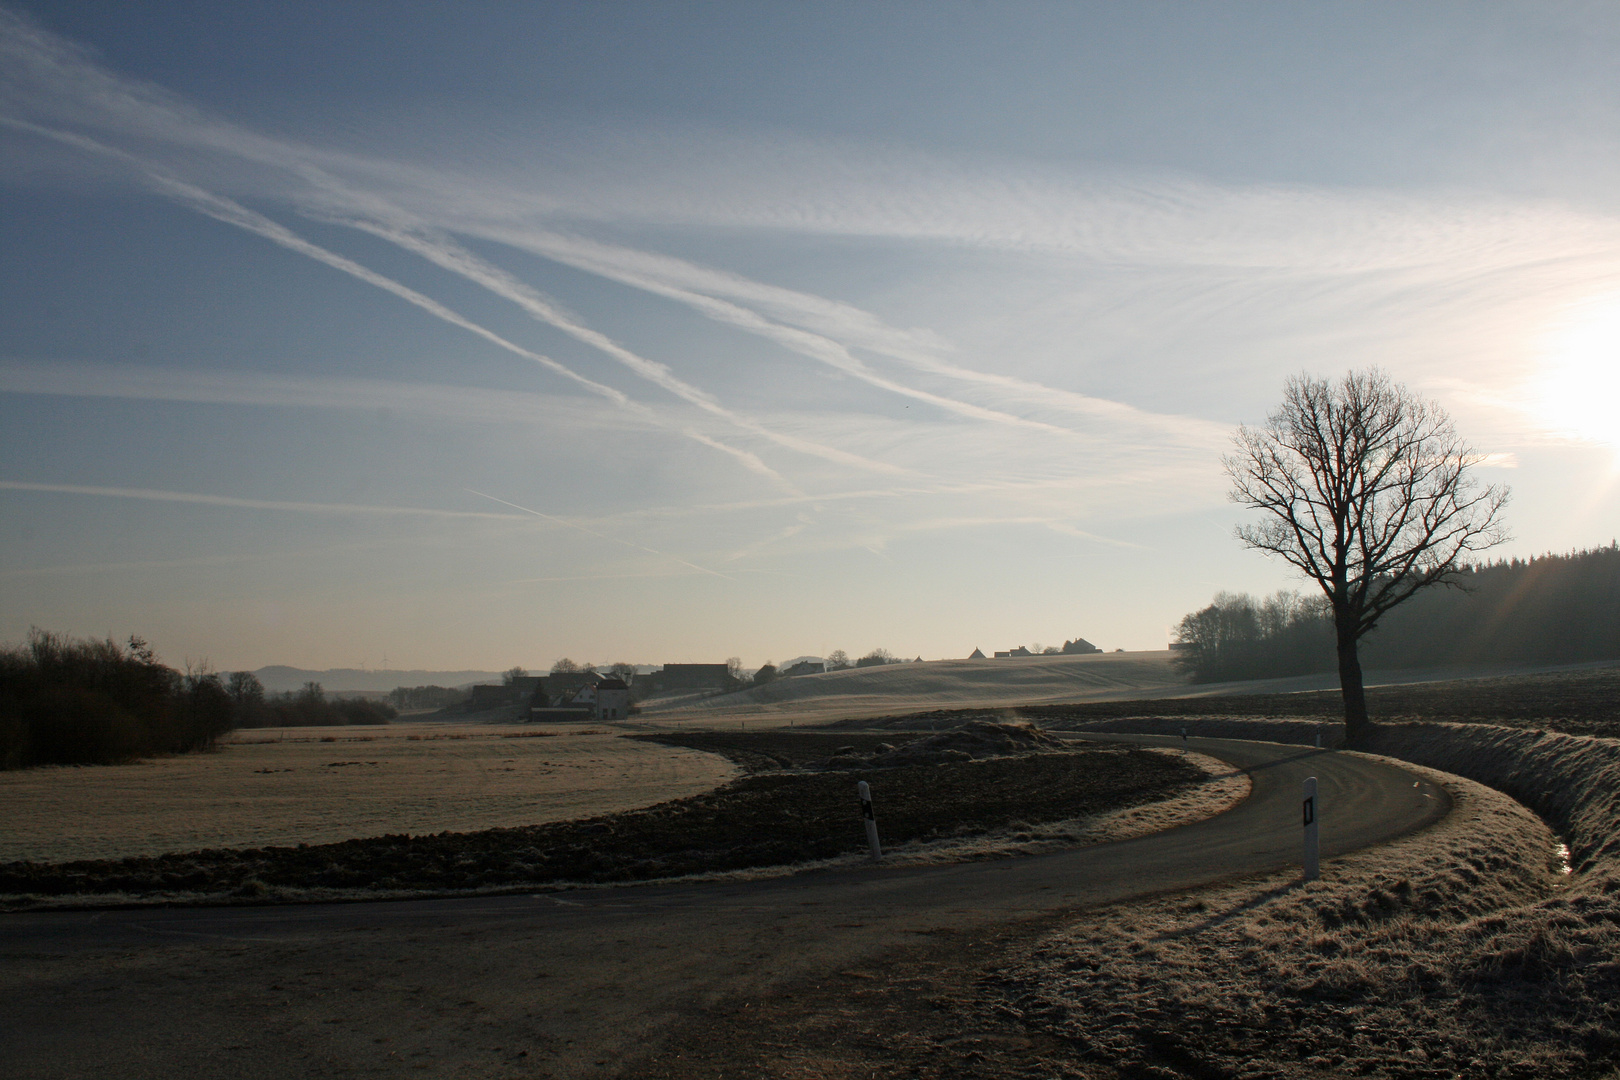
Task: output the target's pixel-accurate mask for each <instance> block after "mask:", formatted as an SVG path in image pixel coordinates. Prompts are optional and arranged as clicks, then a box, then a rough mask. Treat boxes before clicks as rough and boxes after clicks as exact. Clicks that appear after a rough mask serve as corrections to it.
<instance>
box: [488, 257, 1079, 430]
mask: <svg viewBox="0 0 1620 1080" xmlns="http://www.w3.org/2000/svg"><path fill="white" fill-rule="evenodd" d="M494 238H495V239H504V242H506V243H509V244H512V245H513V246H516V247H521V248H524V249H526V250H528V251H532V252H534V253H535V254H537V255H541V256H544V257H545V258H547V259H551V260H552V261H553V262H559V263H562V264H564V265H566V266H572V267H574V268H576V269H579V270H584V271H586V272H588V273H593V274H596V275H598V276H599V277H605V278H608V279H610V280H613V281H618V282H621V283H622V284H625V285H630V286H633V287H635V288H638V289H641V290H642V291H644V292H650V293H652V294H654V295H655V296H664V297H667V298H669V299H671V300H678V301H680V302H681V303H683V304H686V305H688V306H689V307H693V308H696V309H697V310H698V311H700V312H702V313H703V314H704V315H707V316H708V317H709V318H711V319H714V320H715V321H717V322H724V323H728V324H730V325H732V326H736V327H738V328H740V329H743V330H748V331H751V332H753V333H755V334H759V335H760V336H762V337H766V338H769V339H770V340H772V341H775V342H776V343H777V344H779V345H782V346H784V347H785V348H787V349H789V350H791V351H793V352H796V353H798V354H799V355H801V356H806V357H809V358H810V359H812V360H816V361H819V362H821V363H823V364H826V365H827V366H828V367H831V368H833V369H835V370H837V371H840V372H843V373H844V374H845V375H849V376H852V377H853V378H856V379H860V380H861V381H862V382H865V383H868V384H870V385H872V386H875V387H877V388H878V389H880V390H887V391H889V392H890V393H893V394H898V395H900V396H901V397H909V398H911V399H913V400H915V401H923V402H927V403H928V404H930V405H934V406H936V407H938V408H940V409H943V410H944V411H946V412H953V413H956V414H957V415H959V416H966V417H969V418H970V419H974V420H984V421H989V422H991V423H997V424H1010V425H1012V426H1014V427H1023V428H1031V429H1034V430H1036V431H1044V432H1048V433H1050V434H1056V435H1073V434H1075V432H1073V431H1072V430H1071V429H1069V428H1066V427H1061V426H1059V425H1057V424H1048V423H1046V422H1045V421H1043V420H1030V419H1028V418H1027V417H1023V416H1016V415H1014V414H1013V413H1009V412H1002V411H1001V410H999V409H988V408H985V407H984V406H982V405H974V404H972V403H971V402H966V401H960V400H958V399H956V398H952V397H946V396H944V395H943V394H934V393H930V392H929V391H927V390H919V389H917V388H916V387H913V386H907V385H905V384H904V383H901V382H896V381H895V380H893V379H890V378H888V377H886V376H884V375H880V374H879V373H877V372H875V371H873V370H872V369H871V368H870V367H868V366H867V365H866V364H864V363H862V362H861V361H860V360H859V359H857V358H856V357H855V356H854V354H852V353H851V352H850V351H849V349H847V348H846V347H845V346H844V345H842V344H840V343H839V342H837V341H834V340H833V339H831V338H829V337H826V336H824V335H822V334H817V333H814V332H812V331H809V330H803V329H800V328H799V327H796V326H785V325H783V324H782V323H779V322H775V321H774V320H771V319H768V318H766V317H765V316H763V315H761V314H759V313H758V312H757V311H754V310H753V309H752V308H747V307H743V306H742V305H741V304H735V303H732V302H731V301H729V300H721V299H719V298H718V297H714V296H709V295H707V294H705V293H700V292H694V291H692V290H691V289H685V288H682V287H680V286H678V285H671V284H669V283H667V282H664V281H659V280H657V279H656V278H652V277H648V276H646V275H643V274H638V273H636V272H634V271H630V270H625V269H622V268H620V267H616V266H610V265H604V264H603V263H601V262H598V261H595V260H588V259H581V258H578V257H577V256H575V257H570V256H569V255H565V254H563V253H561V252H559V251H558V250H557V249H556V246H555V245H553V244H548V243H547V242H546V241H547V240H548V239H550V236H549V235H548V234H544V233H540V234H536V233H532V232H526V233H522V234H519V235H518V236H514V237H507V238H502V237H498V236H497V237H494Z"/></svg>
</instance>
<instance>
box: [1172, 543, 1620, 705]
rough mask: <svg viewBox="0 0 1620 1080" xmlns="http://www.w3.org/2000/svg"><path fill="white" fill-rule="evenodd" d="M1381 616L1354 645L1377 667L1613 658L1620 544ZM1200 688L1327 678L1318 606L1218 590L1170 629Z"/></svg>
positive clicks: (1619, 625)
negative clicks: (1212, 684) (1247, 681)
mask: <svg viewBox="0 0 1620 1080" xmlns="http://www.w3.org/2000/svg"><path fill="white" fill-rule="evenodd" d="M1449 585H1450V586H1451V587H1449V588H1447V587H1442V588H1434V589H1427V590H1424V591H1422V592H1419V593H1417V594H1415V595H1413V596H1412V597H1411V598H1410V599H1409V600H1407V601H1406V602H1405V603H1404V604H1402V605H1401V606H1400V607H1398V608H1395V609H1393V610H1391V611H1389V612H1387V613H1385V614H1384V615H1383V617H1382V618H1381V619H1380V620H1379V621H1378V623H1377V625H1376V626H1375V627H1374V628H1373V629H1372V630H1371V631H1369V632H1368V633H1367V635H1366V637H1365V638H1364V639H1363V640H1362V642H1361V657H1362V660H1363V662H1364V663H1366V664H1367V665H1369V666H1372V667H1377V668H1402V667H1407V668H1411V667H1453V666H1461V665H1473V664H1479V665H1486V664H1574V663H1581V662H1583V661H1588V660H1609V659H1615V658H1620V547H1617V546H1616V545H1615V544H1614V543H1611V544H1610V545H1609V546H1608V547H1601V548H1595V549H1592V550H1588V551H1577V552H1572V553H1570V554H1567V555H1552V554H1548V555H1541V556H1537V557H1534V558H1530V559H1507V560H1500V561H1496V562H1490V563H1483V564H1477V565H1468V566H1464V567H1461V568H1460V569H1459V570H1458V571H1457V573H1456V575H1455V577H1454V578H1453V579H1452V581H1451V582H1449ZM1176 637H1177V641H1178V642H1179V643H1181V644H1183V645H1185V646H1187V647H1186V648H1185V649H1182V650H1180V653H1179V655H1178V656H1177V662H1178V663H1180V664H1181V665H1182V667H1183V668H1185V669H1186V670H1187V671H1188V673H1189V674H1190V675H1191V676H1192V678H1193V679H1194V681H1196V682H1224V681H1229V680H1238V679H1269V678H1280V677H1282V676H1287V675H1305V674H1313V673H1316V672H1324V671H1332V670H1333V669H1334V666H1335V664H1336V663H1337V659H1336V643H1335V636H1334V626H1333V618H1332V613H1331V612H1330V611H1329V610H1328V607H1327V603H1326V601H1325V599H1315V598H1305V597H1301V596H1299V595H1297V594H1295V593H1289V592H1281V593H1278V594H1276V595H1275V596H1272V597H1267V598H1264V599H1257V598H1255V597H1252V596H1249V595H1247V594H1243V593H1236V594H1234V593H1220V594H1218V595H1216V597H1215V599H1214V601H1213V602H1212V603H1211V604H1210V605H1209V606H1208V607H1206V608H1203V609H1202V610H1200V611H1195V612H1192V613H1190V614H1188V615H1187V616H1186V617H1184V618H1183V619H1182V620H1181V623H1180V625H1179V626H1178V627H1177V633H1176Z"/></svg>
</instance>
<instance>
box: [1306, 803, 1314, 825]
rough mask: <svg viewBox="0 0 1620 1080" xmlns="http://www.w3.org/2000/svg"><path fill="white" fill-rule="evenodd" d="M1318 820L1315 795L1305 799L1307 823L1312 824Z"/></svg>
mask: <svg viewBox="0 0 1620 1080" xmlns="http://www.w3.org/2000/svg"><path fill="white" fill-rule="evenodd" d="M1315 820H1316V798H1315V797H1314V796H1313V797H1311V798H1309V799H1306V800H1305V824H1306V825H1307V826H1309V825H1310V823H1311V822H1313V821H1315Z"/></svg>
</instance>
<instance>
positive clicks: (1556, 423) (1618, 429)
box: [1536, 300, 1620, 452]
mask: <svg viewBox="0 0 1620 1080" xmlns="http://www.w3.org/2000/svg"><path fill="white" fill-rule="evenodd" d="M1537 384H1538V385H1537V390H1538V393H1537V395H1536V396H1538V397H1539V398H1540V401H1539V406H1540V407H1539V410H1538V411H1539V412H1540V414H1541V418H1542V420H1543V421H1544V422H1545V423H1546V424H1547V426H1548V427H1549V428H1551V429H1552V430H1553V431H1554V432H1556V433H1557V434H1559V435H1562V436H1564V437H1566V438H1572V439H1579V440H1581V441H1583V442H1597V443H1603V444H1604V445H1606V446H1608V447H1610V448H1611V449H1613V450H1615V451H1617V452H1620V301H1615V300H1610V301H1607V302H1605V303H1603V304H1601V305H1591V306H1587V307H1583V308H1580V309H1578V310H1577V311H1575V312H1572V313H1571V317H1570V318H1569V319H1568V320H1567V321H1566V322H1565V323H1564V324H1563V325H1561V326H1560V327H1558V328H1557V329H1555V330H1554V331H1553V332H1552V334H1551V335H1550V337H1549V338H1548V342H1547V349H1546V352H1545V354H1544V359H1543V361H1542V370H1541V373H1540V376H1539V378H1538V380H1537Z"/></svg>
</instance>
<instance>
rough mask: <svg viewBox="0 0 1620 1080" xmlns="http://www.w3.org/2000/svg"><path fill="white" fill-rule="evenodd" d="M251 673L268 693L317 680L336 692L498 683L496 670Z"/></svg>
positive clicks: (280, 668) (277, 668) (271, 670)
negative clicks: (397, 687)
mask: <svg viewBox="0 0 1620 1080" xmlns="http://www.w3.org/2000/svg"><path fill="white" fill-rule="evenodd" d="M253 674H255V675H257V676H258V677H259V681H260V682H262V683H264V688H265V689H266V690H268V691H269V692H270V693H272V694H279V693H282V692H283V691H287V690H297V689H299V688H300V687H302V686H303V685H304V684H305V683H307V682H318V683H320V684H321V688H322V689H323V690H327V691H331V692H334V693H339V694H346V693H355V692H358V691H370V692H373V693H379V692H380V693H386V692H387V691H389V690H392V689H393V688H394V687H396V686H467V685H469V684H471V683H498V682H500V681H501V672H499V671H362V670H361V669H359V668H327V669H326V670H325V671H310V670H308V669H306V668H295V667H283V666H281V665H279V664H278V665H274V666H272V667H262V668H260V669H259V670H258V671H255V672H254V673H253Z"/></svg>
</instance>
